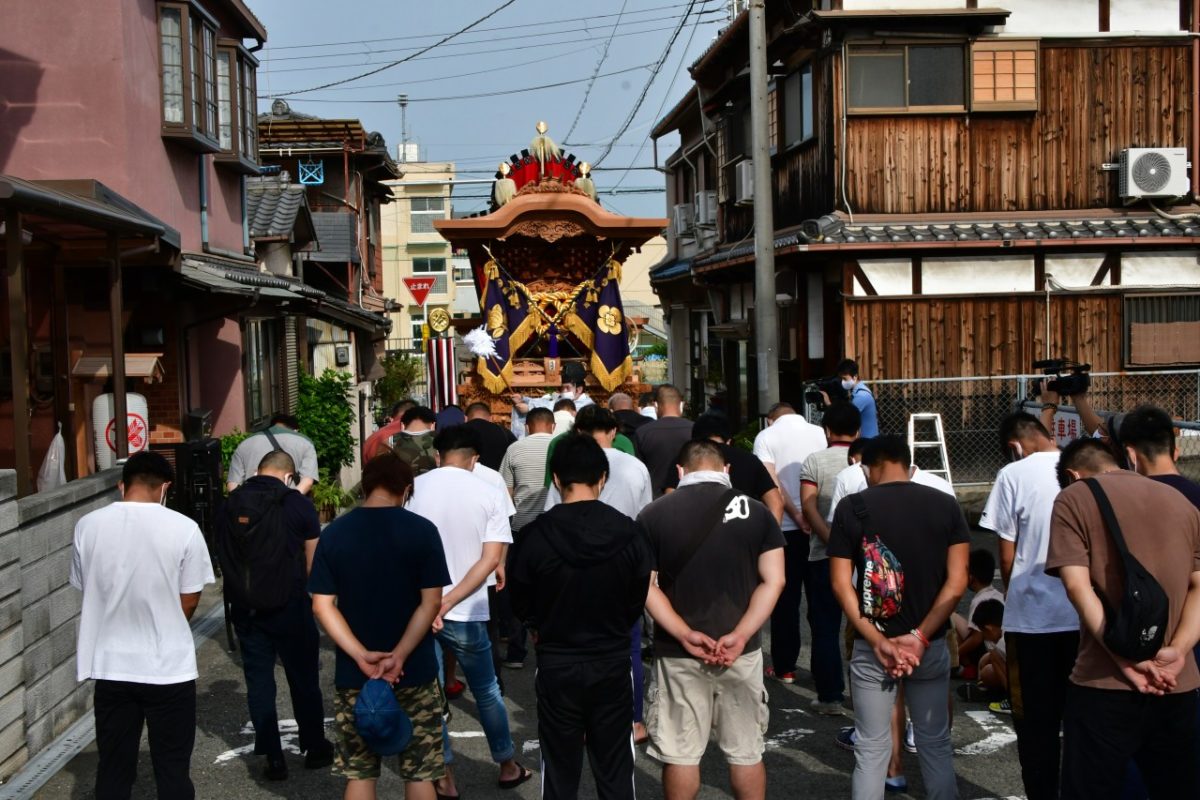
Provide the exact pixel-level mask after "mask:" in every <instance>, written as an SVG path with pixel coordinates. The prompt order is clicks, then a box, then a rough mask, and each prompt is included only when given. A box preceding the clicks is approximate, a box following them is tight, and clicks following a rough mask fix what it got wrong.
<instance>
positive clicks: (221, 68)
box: [217, 49, 236, 150]
mask: <svg viewBox="0 0 1200 800" xmlns="http://www.w3.org/2000/svg"><path fill="white" fill-rule="evenodd" d="M233 61H234V56H233V51H231V50H225V49H221V50H219V51H218V52H217V142H218V143H219V144H220V145H221V149H222V150H232V149H233V92H234V91H235V88H236V87H235V86H234V84H233V76H234V74H235V73H234V69H233Z"/></svg>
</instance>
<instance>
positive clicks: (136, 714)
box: [95, 680, 196, 800]
mask: <svg viewBox="0 0 1200 800" xmlns="http://www.w3.org/2000/svg"><path fill="white" fill-rule="evenodd" d="M95 701H96V712H95V713H96V749H97V750H98V751H99V754H100V763H99V766H97V767H96V800H129V796H130V794H131V793H132V792H133V782H134V780H136V779H137V762H138V747H139V746H140V745H141V742H142V725H143V723H144V724H145V726H146V728H147V729H148V732H149V736H150V762H151V763H152V764H153V765H154V784H155V786H156V787H157V789H158V797H159V800H193V798H194V797H195V796H196V790H195V788H194V787H193V786H192V778H191V775H190V774H189V770H190V768H191V764H192V747H193V746H194V745H195V743H196V682H195V681H187V682H185V683H172V684H166V685H161V686H160V685H154V684H149V683H126V682H124V681H104V680H99V681H96V695H95Z"/></svg>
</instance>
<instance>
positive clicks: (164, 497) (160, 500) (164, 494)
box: [158, 485, 167, 506]
mask: <svg viewBox="0 0 1200 800" xmlns="http://www.w3.org/2000/svg"><path fill="white" fill-rule="evenodd" d="M158 504H159V505H160V506H165V505H166V504H167V487H166V486H165V485H164V486H163V488H162V494H160V495H159V496H158Z"/></svg>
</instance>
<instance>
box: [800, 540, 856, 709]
mask: <svg viewBox="0 0 1200 800" xmlns="http://www.w3.org/2000/svg"><path fill="white" fill-rule="evenodd" d="M804 583H805V586H804V588H805V591H806V592H808V625H809V627H810V628H811V629H812V661H811V664H810V666H811V668H812V676H813V683H815V684H816V685H817V699H818V700H820V701H821V702H822V703H840V702H842V700H844V699H845V694H844V693H845V688H846V687H845V683H844V682H843V679H842V653H841V650H840V645H841V642H840V641H839V640H840V639H841V636H840V634H841V631H842V607H841V606H839V605H838V601H837V598H835V597H834V596H833V584H832V583H830V580H829V559H828V558H824V559H821V560H820V561H810V562H808V575H807V576H806V578H805V582H804Z"/></svg>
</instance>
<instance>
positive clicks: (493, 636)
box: [487, 586, 508, 695]
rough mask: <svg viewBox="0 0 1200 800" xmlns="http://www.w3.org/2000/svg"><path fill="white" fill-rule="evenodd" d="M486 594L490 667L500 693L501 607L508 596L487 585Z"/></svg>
mask: <svg viewBox="0 0 1200 800" xmlns="http://www.w3.org/2000/svg"><path fill="white" fill-rule="evenodd" d="M487 596H488V622H487V632H488V641H490V642H491V643H492V668H493V669H495V670H496V683H498V684H500V694H501V695H503V694H504V659H503V657H502V656H501V655H500V633H501V630H502V628H501V627H500V616H501V609H502V607H503V606H507V605H508V596H507V595H506V594H505V593H504V592H503V591H499V592H497V591H496V587H495V586H489V587H487Z"/></svg>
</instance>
